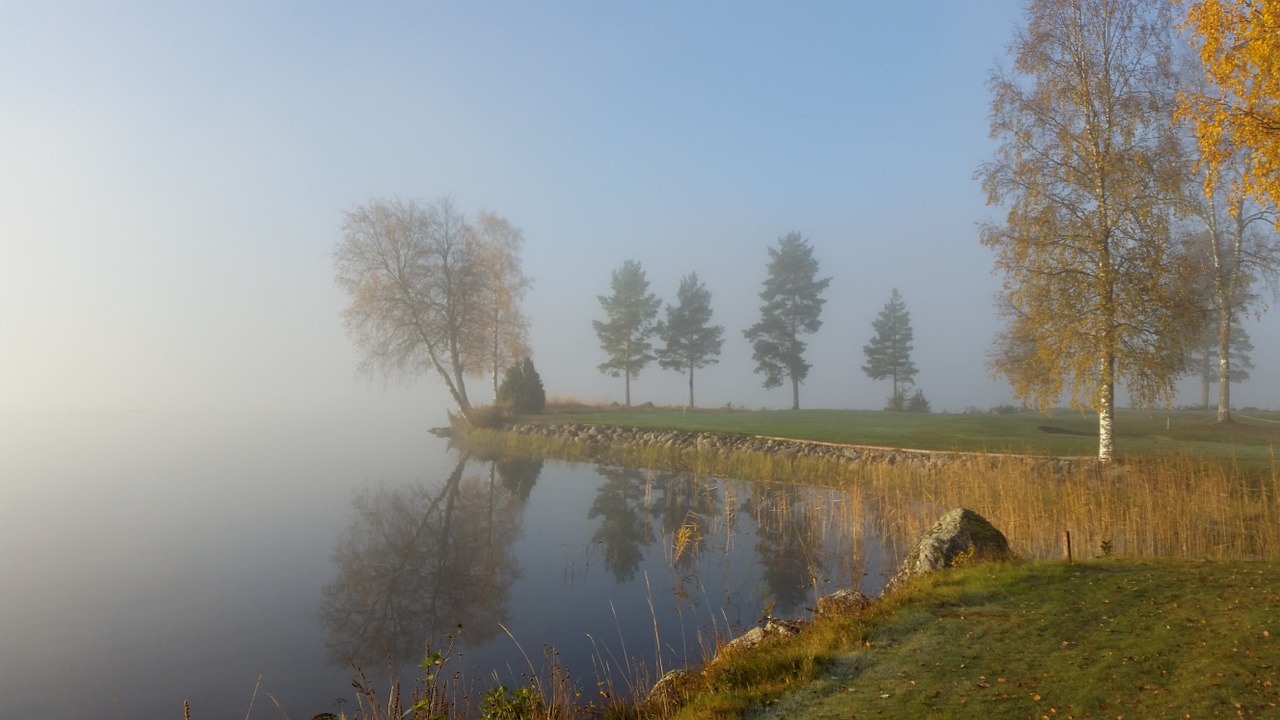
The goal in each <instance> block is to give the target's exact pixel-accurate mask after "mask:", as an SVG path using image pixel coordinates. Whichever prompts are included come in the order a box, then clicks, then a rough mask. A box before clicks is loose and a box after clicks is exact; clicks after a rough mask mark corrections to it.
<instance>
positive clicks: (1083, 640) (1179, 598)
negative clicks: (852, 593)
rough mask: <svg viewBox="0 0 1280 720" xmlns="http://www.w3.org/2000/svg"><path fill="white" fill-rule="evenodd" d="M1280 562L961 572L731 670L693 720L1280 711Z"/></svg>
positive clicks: (701, 701) (1093, 564) (738, 661)
mask: <svg viewBox="0 0 1280 720" xmlns="http://www.w3.org/2000/svg"><path fill="white" fill-rule="evenodd" d="M1277 633H1280V567H1278V566H1277V565H1276V564H1274V563H1258V562H1205V561H1194V560H1169V561H1167V560H1151V561H1148V560H1130V559H1097V560H1091V561H1088V562H1084V563H1076V564H1074V565H1068V564H1066V563H1064V562H1037V563H1014V564H999V565H985V566H976V567H970V568H959V569H953V570H949V571H946V572H942V573H935V574H933V575H931V576H926V577H925V578H921V579H919V580H918V581H915V582H913V583H912V584H909V585H908V586H907V587H906V588H905V589H904V591H903V592H901V593H899V594H896V595H893V596H891V597H889V598H886V599H884V600H882V601H881V602H880V603H878V605H876V606H873V609H872V610H871V611H869V612H868V613H867V614H866V615H865V616H864V617H861V618H849V619H838V620H835V621H821V622H820V623H818V624H817V625H815V626H814V627H813V628H812V629H811V630H810V631H806V632H805V633H802V634H801V635H800V636H797V637H796V638H790V639H784V640H779V641H776V642H773V643H769V644H766V645H765V646H764V648H763V649H762V650H761V651H759V652H753V653H744V654H742V655H741V656H737V657H734V658H731V659H730V660H728V661H727V662H724V663H716V664H715V665H713V666H712V669H711V670H710V671H709V672H708V674H707V676H706V677H705V678H704V679H703V680H702V681H701V690H700V692H698V693H696V694H695V695H694V696H693V698H692V700H691V701H690V702H689V704H688V705H687V706H686V707H685V709H684V711H683V712H682V713H681V714H680V715H679V717H683V718H724V717H737V716H740V715H741V714H742V713H744V712H747V711H750V710H751V708H759V707H761V706H762V705H763V707H764V708H765V709H764V710H763V711H759V710H757V711H754V712H753V713H752V714H750V715H748V716H749V717H770V718H772V717H777V718H783V717H786V718H800V719H801V720H806V719H808V718H820V717H886V718H960V719H963V718H975V719H977V718H1042V717H1047V718H1069V717H1075V718H1121V717H1123V718H1182V717H1192V718H1204V717H1276V716H1280V637H1277Z"/></svg>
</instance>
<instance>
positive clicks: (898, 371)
mask: <svg viewBox="0 0 1280 720" xmlns="http://www.w3.org/2000/svg"><path fill="white" fill-rule="evenodd" d="M871 327H872V329H874V330H875V331H876V334H875V337H873V338H871V344H869V345H863V346H862V352H863V354H865V355H866V357H867V364H866V365H863V366H862V371H863V372H865V373H866V374H867V376H868V377H870V378H871V379H872V380H883V379H884V378H893V395H891V396H890V398H891V399H892V400H894V401H895V402H900V401H899V400H898V399H899V398H901V397H902V392H903V390H902V389H901V388H899V383H901V384H903V385H909V384H911V383H912V382H913V381H914V379H915V376H916V366H915V363H913V362H912V361H911V350H912V345H911V340H912V338H913V332H912V330H911V313H909V312H907V305H906V303H904V302H903V301H902V296H901V295H899V294H898V289H897V288H894V289H893V294H892V295H890V296H889V302H888V303H886V304H885V306H884V309H883V310H881V311H880V316H879V317H878V318H876V319H875V320H873V321H872V323H871Z"/></svg>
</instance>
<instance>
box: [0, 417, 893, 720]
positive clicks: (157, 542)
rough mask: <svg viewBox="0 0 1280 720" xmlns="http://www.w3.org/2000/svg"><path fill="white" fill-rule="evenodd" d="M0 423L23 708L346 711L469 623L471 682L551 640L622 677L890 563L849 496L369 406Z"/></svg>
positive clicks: (456, 649) (796, 608) (580, 668)
mask: <svg viewBox="0 0 1280 720" xmlns="http://www.w3.org/2000/svg"><path fill="white" fill-rule="evenodd" d="M0 419H2V420H3V423H4V425H3V433H0V482H2V483H3V488H4V495H5V499H4V503H3V505H2V506H0V583H3V584H2V585H0V693H3V695H2V696H3V697H4V699H5V700H4V706H5V715H7V716H11V717H112V718H124V719H125V720H133V719H135V718H161V717H174V718H177V717H181V713H182V708H183V701H184V700H189V701H190V703H191V708H192V717H193V718H196V719H197V720H199V719H201V718H221V717H244V716H245V715H246V713H247V712H251V716H252V717H282V716H283V715H282V711H283V713H287V714H288V715H289V716H290V717H310V716H311V715H313V714H316V713H320V712H325V711H337V709H345V710H347V711H350V710H351V709H352V708H353V707H354V705H353V703H352V704H346V705H341V706H340V708H337V709H335V703H336V702H337V701H338V700H339V699H340V698H341V699H345V700H347V701H353V689H352V688H351V684H350V683H351V680H352V678H353V677H354V672H353V670H352V667H351V665H350V664H349V663H350V662H354V663H356V664H358V665H360V666H361V667H363V668H364V669H365V670H366V671H367V672H368V674H369V676H370V678H371V679H373V680H375V681H379V686H380V687H384V686H385V680H386V678H387V676H388V661H390V664H391V665H392V666H394V667H395V668H398V669H399V671H400V672H403V673H404V677H405V679H406V680H408V679H409V678H411V677H412V676H413V675H412V673H413V671H414V670H416V669H417V663H418V662H419V661H420V660H421V659H422V657H423V655H424V652H425V650H426V647H427V643H430V644H431V647H432V649H433V650H434V649H444V648H445V647H447V646H448V645H449V638H450V637H451V636H453V638H454V639H453V644H452V655H451V659H450V660H449V665H448V667H449V668H450V669H451V670H453V671H456V672H461V673H463V674H464V676H465V677H466V678H468V680H469V681H471V682H488V681H491V680H496V681H501V682H505V683H507V684H508V685H511V684H513V683H515V682H518V681H519V680H518V679H519V677H520V676H521V674H522V673H525V672H527V671H529V670H530V666H533V667H532V670H533V671H534V672H542V671H544V670H545V668H546V653H549V652H552V651H554V653H555V657H556V659H557V661H558V662H559V663H560V664H562V665H563V666H564V667H565V668H566V669H567V670H568V672H569V674H570V677H571V678H572V679H573V680H574V682H576V683H577V684H578V685H579V686H580V687H582V688H583V689H585V690H588V691H589V693H588V696H589V694H590V691H594V688H595V687H596V682H597V679H598V678H603V679H605V680H607V681H608V682H611V683H612V684H613V685H614V687H615V690H625V689H626V688H627V684H628V682H629V681H630V680H631V679H632V678H634V677H635V672H634V670H633V669H632V666H636V665H643V666H645V667H649V668H653V667H655V666H657V665H661V667H662V668H664V669H671V668H673V667H679V666H683V665H685V664H687V663H696V662H698V661H700V660H701V659H702V657H703V653H704V651H705V649H706V648H707V647H709V646H710V644H711V643H712V642H713V639H714V638H715V637H721V638H725V637H728V636H733V635H737V634H740V633H741V632H743V631H745V630H747V629H749V628H751V627H753V626H754V625H755V624H756V623H757V622H758V620H759V619H760V618H761V616H762V615H763V614H764V613H765V612H771V613H772V614H773V615H775V616H778V617H800V616H805V615H807V614H808V610H807V608H808V607H811V606H812V603H813V600H814V599H815V598H816V597H817V595H820V594H825V593H828V592H831V591H834V590H836V589H839V588H843V587H854V588H861V589H862V590H863V591H864V592H868V593H874V592H877V591H878V590H879V588H880V587H881V586H882V585H883V583H884V579H885V578H884V576H885V574H886V573H888V572H889V571H890V568H891V567H892V561H893V556H894V552H893V549H892V548H885V547H883V543H882V542H881V541H880V540H879V538H878V537H876V536H875V535H874V532H873V530H872V528H873V527H874V524H873V520H874V518H872V517H870V514H871V512H872V511H870V510H868V509H866V508H864V507H863V506H862V503H860V502H859V501H858V500H857V499H856V498H851V497H849V496H847V495H845V494H843V493H840V492H836V491H831V490H817V489H796V488H788V487H784V486H771V485H762V484H749V483H742V482H737V481H730V480H723V479H715V478H693V477H690V476H689V475H686V474H673V473H662V472H649V471H644V470H635V469H629V468H620V467H608V466H597V465H593V464H584V463H567V462H558V461H538V460H520V461H516V460H494V461H488V460H481V459H477V458H468V457H466V456H464V455H462V454H461V453H459V452H458V451H457V450H454V449H451V448H449V447H448V445H447V442H446V441H444V440H441V439H438V438H436V437H434V436H431V435H430V434H428V433H427V432H426V429H425V425H420V424H416V423H405V422H399V423H398V422H394V421H391V420H389V419H387V418H381V417H378V416H377V415H376V414H374V413H366V414H363V415H360V414H355V415H353V414H351V413H344V412H337V411H334V412H329V413H326V412H318V413H316V412H313V413H307V414H305V417H298V418H293V417H286V416H278V415H275V416H273V415H271V414H270V413H266V414H258V415H256V416H254V417H245V418H225V417H214V416H211V415H209V416H202V415H199V414H186V415H184V414H172V415H164V414H154V413H84V414H16V415H9V416H5V417H4V418H0ZM459 626H461V629H460V630H459ZM255 689H256V697H255ZM251 700H252V703H253V704H252V708H250V702H251ZM276 704H278V705H279V707H278V708H277V707H276Z"/></svg>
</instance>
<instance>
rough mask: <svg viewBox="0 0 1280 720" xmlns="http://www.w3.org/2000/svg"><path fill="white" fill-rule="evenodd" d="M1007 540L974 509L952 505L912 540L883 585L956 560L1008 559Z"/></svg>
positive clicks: (896, 583)
mask: <svg viewBox="0 0 1280 720" xmlns="http://www.w3.org/2000/svg"><path fill="white" fill-rule="evenodd" d="M1012 558H1013V553H1011V552H1010V551H1009V541H1008V540H1006V539H1005V536H1004V533H1002V532H1000V531H999V530H997V529H996V527H995V526H994V525H992V524H991V523H990V522H988V521H987V519H986V518H984V517H982V516H981V515H979V514H978V513H976V512H974V511H972V510H969V509H967V508H956V509H955V510H952V511H951V512H949V513H947V514H946V515H943V516H942V517H941V518H940V519H939V520H938V522H936V523H934V526H933V527H932V528H930V530H929V532H927V533H925V535H924V537H922V538H920V541H919V542H917V543H916V546H915V548H914V549H913V550H912V551H911V554H910V555H908V556H907V559H906V561H904V562H903V563H902V567H901V568H900V569H899V570H898V574H897V575H894V576H893V579H892V580H890V581H889V584H888V585H887V586H886V590H887V589H888V588H892V587H894V586H896V585H898V584H899V583H901V582H902V581H904V580H906V579H907V578H910V577H914V576H916V575H924V574H925V573H931V572H934V571H937V570H942V569H943V568H949V567H951V566H953V565H956V564H958V563H975V562H991V561H1000V560H1010V559H1012Z"/></svg>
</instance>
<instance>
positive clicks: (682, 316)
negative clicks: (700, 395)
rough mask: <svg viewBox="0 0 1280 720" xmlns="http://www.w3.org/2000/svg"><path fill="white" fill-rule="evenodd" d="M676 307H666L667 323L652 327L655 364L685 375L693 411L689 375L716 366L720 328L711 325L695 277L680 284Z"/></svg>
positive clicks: (707, 298) (706, 295)
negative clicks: (659, 344)
mask: <svg viewBox="0 0 1280 720" xmlns="http://www.w3.org/2000/svg"><path fill="white" fill-rule="evenodd" d="M676 297H677V300H678V301H679V304H678V305H676V306H671V305H667V319H666V320H665V321H659V322H658V324H657V326H656V332H657V335H658V339H659V340H660V341H661V342H662V343H663V346H662V347H659V348H658V349H657V354H658V363H659V364H660V365H662V367H664V368H667V369H668V370H682V371H687V372H688V373H689V407H693V371H694V370H695V369H696V368H700V367H705V366H707V365H710V364H712V363H715V362H719V356H720V347H721V346H722V345H723V344H724V340H723V339H722V337H721V336H722V335H724V326H723V325H711V324H710V323H711V292H710V291H709V290H707V288H706V286H705V285H703V284H702V283H700V282H698V274H697V273H689V274H688V275H686V276H685V277H684V278H683V279H682V280H681V281H680V290H679V291H678V292H677V293H676Z"/></svg>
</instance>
